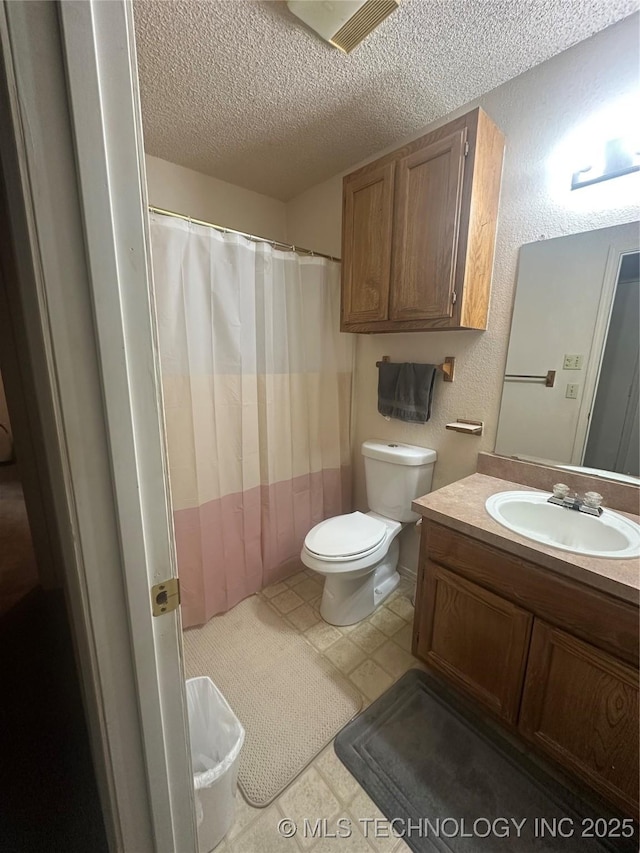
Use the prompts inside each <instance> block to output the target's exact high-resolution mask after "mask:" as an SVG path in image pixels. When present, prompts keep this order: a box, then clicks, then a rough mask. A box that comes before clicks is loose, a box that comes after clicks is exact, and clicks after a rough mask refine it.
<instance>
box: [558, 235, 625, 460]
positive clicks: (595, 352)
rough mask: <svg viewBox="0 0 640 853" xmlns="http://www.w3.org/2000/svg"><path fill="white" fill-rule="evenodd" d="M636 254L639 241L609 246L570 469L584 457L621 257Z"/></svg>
mask: <svg viewBox="0 0 640 853" xmlns="http://www.w3.org/2000/svg"><path fill="white" fill-rule="evenodd" d="M638 251H640V241H638V240H636V242H635V243H634V244H629V245H628V244H626V243H625V244H624V245H615V244H614V245H612V246H610V247H609V253H608V255H607V262H606V265H605V272H604V277H603V280H602V290H601V292H600V302H599V303H598V312H597V314H596V322H595V326H594V330H593V338H592V343H591V352H590V355H589V360H588V362H587V366H586V369H585V373H584V390H583V394H582V399H581V401H580V410H579V412H578V422H577V424H576V435H575V439H574V442H573V451H572V453H571V464H572V465H583V464H584V454H585V452H586V449H587V442H588V440H589V428H590V426H591V411H592V409H593V404H594V402H595V396H596V390H597V388H598V382H599V380H600V370H601V368H602V359H603V357H604V347H605V344H606V341H607V334H608V333H609V323H610V322H611V312H612V311H613V300H614V299H615V295H616V288H617V286H618V278H619V276H620V269H621V267H622V259H623V258H624V256H625V255H629V254H634V253H636V252H638Z"/></svg>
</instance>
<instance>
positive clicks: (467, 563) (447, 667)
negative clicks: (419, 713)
mask: <svg viewBox="0 0 640 853" xmlns="http://www.w3.org/2000/svg"><path fill="white" fill-rule="evenodd" d="M413 652H414V655H415V656H416V657H418V658H420V659H421V660H423V661H424V662H425V663H426V664H427V665H428V666H429V667H430V668H431V669H433V670H434V671H436V672H437V673H438V674H439V675H441V676H444V677H445V678H446V679H447V680H448V681H450V682H451V683H452V684H453V685H454V686H456V687H458V688H460V689H461V690H463V691H464V692H466V693H467V694H468V695H470V696H471V697H472V698H473V699H474V700H476V701H477V702H479V703H481V705H482V706H483V707H484V708H486V709H487V710H489V711H490V712H491V713H492V715H494V716H495V717H497V718H498V719H500V720H501V721H502V722H503V723H504V724H506V725H507V726H508V727H509V728H510V729H511V730H512V731H514V732H517V733H519V734H520V735H521V736H523V737H524V738H526V739H527V741H528V742H530V743H531V744H532V745H533V746H534V747H535V748H536V749H538V750H539V751H540V752H543V753H544V754H545V755H546V756H548V757H550V758H551V759H553V760H554V761H556V762H557V763H558V764H560V765H562V767H563V768H564V769H565V771H568V772H569V773H571V774H573V775H574V776H576V777H578V778H579V779H580V780H582V781H583V782H586V783H587V784H588V785H590V786H591V787H592V788H594V789H595V790H596V791H598V792H599V793H600V794H601V795H602V796H604V797H605V799H608V800H609V801H610V802H611V803H612V804H614V805H615V806H617V807H618V808H620V809H622V811H623V812H624V813H625V814H629V815H631V816H634V817H636V818H637V816H638V775H639V766H640V764H639V743H638V740H639V737H638V732H639V720H638V607H637V606H634V605H632V604H629V603H627V602H624V601H620V600H619V599H615V598H613V597H611V596H608V595H606V594H605V593H601V592H599V591H597V590H594V589H592V588H590V587H587V586H585V585H583V584H580V583H578V582H577V581H573V580H571V579H568V578H566V577H563V576H560V575H557V574H555V573H553V572H550V571H548V570H546V569H544V568H541V567H540V566H537V565H535V564H534V563H531V562H529V561H527V560H523V559H521V558H519V557H515V556H513V555H512V554H509V553H507V552H504V551H501V550H499V549H498V548H494V547H492V546H490V545H487V544H485V543H483V542H480V541H478V540H474V539H473V538H471V537H469V536H464V535H463V534H460V533H458V532H456V531H453V530H451V529H449V528H445V527H444V526H442V525H440V524H436V523H434V522H431V521H427V520H426V519H425V521H424V523H423V525H422V540H421V550H420V564H419V574H418V587H417V595H416V615H415V622H414V640H413Z"/></svg>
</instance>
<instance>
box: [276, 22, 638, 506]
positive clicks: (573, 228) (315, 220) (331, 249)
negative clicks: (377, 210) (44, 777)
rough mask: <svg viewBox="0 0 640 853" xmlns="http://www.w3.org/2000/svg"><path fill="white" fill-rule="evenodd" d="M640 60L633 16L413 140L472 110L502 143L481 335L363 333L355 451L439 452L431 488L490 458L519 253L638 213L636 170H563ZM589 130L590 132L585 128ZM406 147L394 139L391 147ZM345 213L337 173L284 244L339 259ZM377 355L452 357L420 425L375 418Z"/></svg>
mask: <svg viewBox="0 0 640 853" xmlns="http://www.w3.org/2000/svg"><path fill="white" fill-rule="evenodd" d="M638 52H639V51H638V15H634V16H632V17H630V18H627V19H626V20H624V21H622V22H620V23H619V24H617V25H615V26H613V27H610V28H609V29H607V30H604V31H603V32H601V33H598V34H597V35H595V36H594V37H593V38H591V39H588V40H587V41H585V42H582V43H581V44H578V45H576V46H575V47H573V48H571V49H570V50H568V51H565V52H564V53H562V54H560V55H559V56H556V57H554V58H553V59H551V60H549V61H547V62H545V63H543V64H542V65H540V66H538V67H537V68H534V69H532V70H531V71H528V72H527V73H526V74H523V75H521V76H520V77H517V78H515V79H514V80H511V81H510V82H508V83H505V84H504V85H503V86H500V87H499V88H497V89H495V90H493V91H492V92H490V93H488V94H487V95H484V96H482V97H481V98H479V99H478V100H477V101H474V102H473V103H470V104H467V105H466V106H464V107H463V108H461V109H460V110H458V111H456V113H452V114H451V115H449V116H446V117H444V118H443V119H442V120H441V121H440V122H437V123H435V124H433V125H430V126H429V127H427V128H423V129H422V130H421V131H420V132H419V133H416V134H415V135H414V137H413V138H415V137H417V136H420V135H422V134H423V133H425V132H427V131H428V130H431V129H433V128H435V127H437V126H438V125H440V124H444V123H445V122H446V121H449V120H450V119H452V118H454V117H455V116H457V115H460V114H462V113H464V112H467V111H468V110H469V109H471V108H473V107H475V106H476V105H480V106H481V107H482V108H483V109H484V110H486V112H487V113H488V114H489V115H490V116H491V118H492V119H493V120H494V121H495V122H496V123H497V124H498V126H499V127H500V128H501V129H502V130H503V131H504V133H505V135H506V138H507V150H506V159H505V167H504V174H503V182H502V193H501V201H500V215H499V221H498V235H497V244H496V259H495V264H494V275H493V290H492V298H491V311H490V317H489V328H488V330H487V331H486V332H429V333H414V334H388V335H359V336H358V347H357V367H356V400H355V441H356V448H357V447H358V446H359V444H360V442H362V441H363V440H365V439H367V438H384V439H389V440H397V441H405V442H410V443H413V444H419V445H423V446H429V447H433V448H435V449H436V450H437V451H438V454H439V458H438V462H437V464H436V469H435V476H434V487H435V488H439V487H440V486H442V485H445V484H446V483H450V482H452V481H454V480H457V479H459V478H461V477H464V476H466V475H468V474H470V473H472V472H473V471H474V470H475V465H476V455H477V453H478V451H479V450H493V448H494V444H495V436H496V428H497V422H498V412H499V408H500V396H501V391H502V376H503V373H504V366H505V361H506V354H507V345H508V340H509V327H510V322H511V308H512V301H513V292H514V286H515V280H516V268H517V262H518V251H519V248H520V246H521V245H522V244H524V243H529V242H532V241H534V240H539V239H544V238H548V237H555V236H558V235H561V234H572V233H576V232H579V231H587V230H590V229H593V228H602V227H605V226H609V225H614V224H618V223H623V222H629V221H631V220H633V219H636V218H637V217H638V210H637V199H638V198H639V197H640V180H639V179H640V175H639V174H638V173H636V174H634V175H629V176H625V177H622V178H618V179H616V180H613V181H609V182H606V183H601V184H595V185H593V186H591V187H586V188H583V189H580V190H577V191H575V192H573V193H572V192H571V191H570V190H569V187H570V182H571V172H572V171H573V170H575V169H577V168H579V167H580V166H582V165H583V164H584V156H585V155H584V152H581V151H580V148H579V144H577V143H576V140H575V139H574V138H573V137H574V136H575V134H576V133H578V134H579V137H580V139H579V140H578V143H579V142H580V140H582V141H585V140H586V141H592V140H593V139H594V138H595V136H596V135H597V132H599V133H600V135H602V134H605V138H608V135H609V134H610V133H611V131H612V130H614V124H615V122H614V119H613V118H612V117H611V116H608V115H606V116H602V115H601V111H603V110H607V109H609V108H610V107H611V106H612V104H615V103H616V102H618V101H619V99H620V98H621V97H622V96H626V97H628V96H629V95H630V94H632V93H633V94H637V92H638V88H639V81H638ZM636 112H637V110H636ZM628 114H629V115H632V114H633V113H632V112H631V111H629V113H628ZM594 121H595V123H596V126H595V129H594V127H593V123H594ZM585 123H590V124H589V126H587V127H586V129H585V130H584V132H583V129H584V127H585ZM405 141H407V140H398V145H399V144H402V143H403V142H405ZM395 147H397V146H395V145H394V146H393V148H395ZM389 150H391V149H389ZM380 153H383V152H380ZM376 156H379V155H376ZM369 159H370V160H371V159H375V158H369ZM359 165H361V164H354V167H353V168H356V167H357V166H359ZM349 171H352V170H351V169H350V170H349ZM341 214H342V191H341V176H336V177H334V178H331V179H330V180H329V181H326V182H324V183H323V184H321V185H319V186H317V187H314V188H312V189H311V190H308V191H307V192H306V193H304V194H302V195H301V196H299V197H297V198H295V199H293V200H292V201H291V202H289V204H288V206H287V218H288V228H289V239H290V240H292V242H297V243H300V244H301V245H306V246H307V247H308V248H311V249H316V250H317V251H321V252H328V253H330V254H340V227H341V225H340V223H341ZM382 355H389V356H391V358H392V360H393V361H424V362H435V361H440V360H441V359H443V358H444V356H446V355H454V356H456V378H455V382H453V383H452V384H446V385H445V384H443V383H442V382H441V381H439V382H438V384H437V388H436V394H435V403H434V411H433V416H432V420H431V421H430V422H429V423H428V424H426V425H424V426H417V425H411V424H403V423H401V422H399V421H386V420H385V419H384V418H383V417H381V416H380V415H379V414H378V413H377V370H376V366H375V363H376V360H377V359H379V358H381V356H382ZM458 417H467V418H477V419H478V420H483V421H484V422H485V433H484V435H483V436H482V437H481V438H475V437H471V436H465V435H460V434H457V433H454V432H451V431H448V430H445V428H444V425H445V423H447V422H448V421H452V420H455V419H456V418H458ZM355 462H356V473H355V494H356V501H357V505H358V507H359V508H363V507H364V506H365V489H364V472H363V467H362V461H361V458H360V455H359V454H358V453H357V452H356V460H355Z"/></svg>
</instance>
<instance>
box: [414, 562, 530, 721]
mask: <svg viewBox="0 0 640 853" xmlns="http://www.w3.org/2000/svg"><path fill="white" fill-rule="evenodd" d="M424 571H425V582H424V589H423V592H422V606H421V610H420V614H421V615H420V621H419V624H418V626H417V627H418V633H417V642H416V651H417V656H418V657H419V658H421V659H422V660H424V661H425V663H427V664H428V665H429V666H430V667H432V668H433V669H436V670H439V671H440V672H441V673H442V674H443V675H445V676H446V677H447V678H448V679H449V680H450V681H452V682H453V683H454V684H456V685H457V686H459V687H461V688H462V689H463V690H465V691H466V692H467V693H470V694H471V695H472V696H473V697H474V698H475V699H477V700H478V701H480V702H482V703H483V704H484V705H486V706H487V707H488V708H490V709H491V710H492V711H493V712H494V713H495V714H497V715H498V716H499V717H502V718H503V719H504V720H507V721H508V722H510V723H515V722H516V719H517V715H518V705H519V701H520V694H521V691H522V681H523V678H524V670H525V659H526V655H527V648H528V645H529V637H530V634H531V624H532V621H533V617H532V616H531V614H530V613H527V612H526V611H525V610H521V609H520V608H519V607H516V605H515V604H512V603H511V602H509V601H505V600H504V599H503V598H500V596H498V595H494V594H493V593H492V592H488V591H487V590H486V589H483V588H482V587H480V586H477V585H476V584H473V583H470V582H469V581H467V580H464V579H463V578H461V577H458V575H455V574H453V573H452V572H449V571H447V570H446V569H443V568H442V567H441V566H438V565H437V564H436V563H432V562H431V561H429V560H427V561H426V565H425V567H424Z"/></svg>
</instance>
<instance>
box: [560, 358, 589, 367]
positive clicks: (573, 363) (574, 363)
mask: <svg viewBox="0 0 640 853" xmlns="http://www.w3.org/2000/svg"><path fill="white" fill-rule="evenodd" d="M583 362H584V356H583V355H565V357H564V362H563V364H562V369H563V370H582V364H583Z"/></svg>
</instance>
